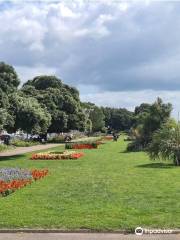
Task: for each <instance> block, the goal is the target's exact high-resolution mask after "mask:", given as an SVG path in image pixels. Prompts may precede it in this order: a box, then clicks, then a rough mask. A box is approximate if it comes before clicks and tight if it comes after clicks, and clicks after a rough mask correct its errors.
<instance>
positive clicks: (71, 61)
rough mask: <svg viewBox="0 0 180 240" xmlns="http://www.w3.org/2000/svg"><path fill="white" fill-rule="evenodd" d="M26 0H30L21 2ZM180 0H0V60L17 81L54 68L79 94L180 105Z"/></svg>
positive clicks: (115, 102)
mask: <svg viewBox="0 0 180 240" xmlns="http://www.w3.org/2000/svg"><path fill="white" fill-rule="evenodd" d="M27 2H28V3H27ZM179 13H180V1H179V2H178V1H162V0H161V1H150V0H148V1H147V0H144V1H135V0H134V1H130V0H129V1H120V0H114V1H110V0H96V1H95V0H90V1H87V0H84V1H82V0H79V1H78V0H76V1H70V0H69V1H68V0H66V1H50V0H44V1H27V0H26V3H25V2H24V1H23V0H14V1H13V0H12V1H2V0H0V61H5V62H7V63H9V64H12V65H13V66H14V67H15V68H16V70H17V72H18V74H19V76H20V78H21V80H22V82H23V81H26V80H28V79H31V78H33V77H34V76H36V75H40V74H55V75H57V76H58V77H59V78H61V79H63V81H64V82H65V83H68V84H71V85H73V86H76V87H77V88H78V89H79V90H80V96H81V99H82V100H83V101H91V102H94V103H96V104H98V105H104V106H114V107H126V108H128V109H130V110H133V109H134V107H135V106H136V105H138V104H140V103H142V102H153V101H154V100H155V99H156V98H157V96H160V97H162V98H163V100H164V101H170V102H172V103H173V105H174V112H173V115H174V116H175V117H177V114H178V111H180V14H179Z"/></svg>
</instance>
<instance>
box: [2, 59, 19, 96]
mask: <svg viewBox="0 0 180 240" xmlns="http://www.w3.org/2000/svg"><path fill="white" fill-rule="evenodd" d="M19 83H20V81H19V78H18V76H17V73H16V71H15V70H14V68H13V67H12V66H10V65H8V64H5V63H4V62H0V89H1V90H2V91H3V92H5V93H12V92H14V91H15V90H16V89H17V87H18V86H19Z"/></svg>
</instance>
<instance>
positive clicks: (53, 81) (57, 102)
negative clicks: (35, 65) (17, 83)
mask: <svg viewBox="0 0 180 240" xmlns="http://www.w3.org/2000/svg"><path fill="white" fill-rule="evenodd" d="M22 92H23V94H25V95H27V96H33V97H35V98H36V99H37V100H38V102H39V103H40V104H41V106H42V107H46V108H47V111H48V112H49V113H50V115H51V124H50V126H49V128H48V132H50V133H52V132H56V133H60V132H62V131H68V130H81V131H84V130H85V127H86V121H85V115H84V113H83V112H82V108H81V104H80V99H79V92H78V91H77V90H76V89H75V88H73V87H70V86H68V85H66V84H63V83H62V81H61V80H60V79H58V78H56V77H55V76H39V77H36V78H34V79H33V80H30V81H28V82H27V83H26V84H24V86H23V88H22Z"/></svg>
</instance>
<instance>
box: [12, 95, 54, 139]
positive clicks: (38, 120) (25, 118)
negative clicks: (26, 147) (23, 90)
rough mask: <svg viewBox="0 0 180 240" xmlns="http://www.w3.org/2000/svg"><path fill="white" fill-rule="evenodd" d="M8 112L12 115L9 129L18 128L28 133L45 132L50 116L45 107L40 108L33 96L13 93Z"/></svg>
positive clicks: (15, 129)
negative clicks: (12, 120) (12, 121)
mask: <svg viewBox="0 0 180 240" xmlns="http://www.w3.org/2000/svg"><path fill="white" fill-rule="evenodd" d="M10 102H11V107H10V110H9V111H10V113H11V115H12V116H13V117H14V125H13V127H12V128H10V127H9V131H12V132H15V131H17V130H18V129H21V130H23V131H24V132H26V133H30V134H41V133H46V132H47V129H48V127H49V125H50V122H51V116H50V114H49V113H48V112H47V110H46V108H42V107H41V105H40V104H39V103H38V101H37V100H36V99H35V98H32V97H22V96H20V95H18V94H16V95H15V94H14V95H13V96H11V98H10Z"/></svg>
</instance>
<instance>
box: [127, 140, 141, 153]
mask: <svg viewBox="0 0 180 240" xmlns="http://www.w3.org/2000/svg"><path fill="white" fill-rule="evenodd" d="M126 150H127V152H139V151H142V150H143V146H142V144H141V143H140V142H138V141H136V140H135V141H133V142H130V143H129V144H128V145H127V149H126Z"/></svg>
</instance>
